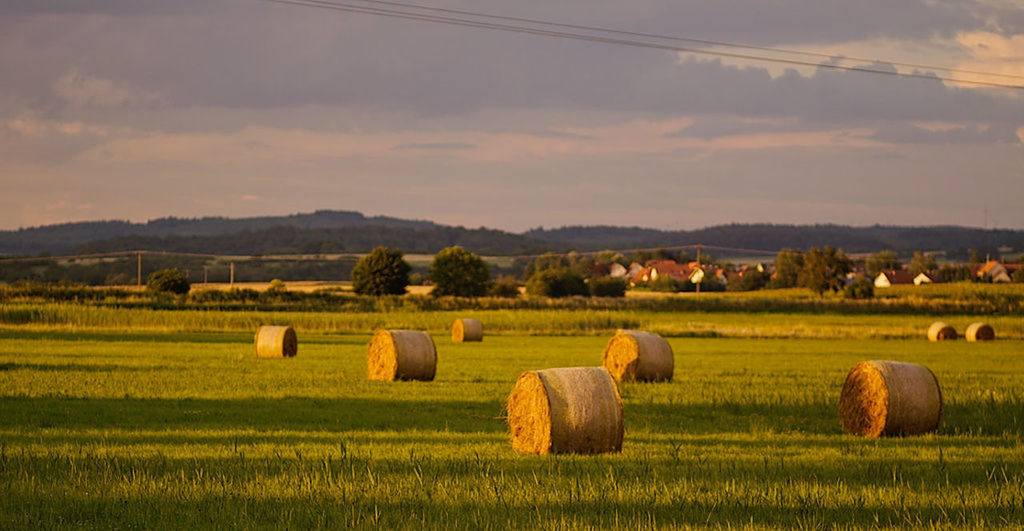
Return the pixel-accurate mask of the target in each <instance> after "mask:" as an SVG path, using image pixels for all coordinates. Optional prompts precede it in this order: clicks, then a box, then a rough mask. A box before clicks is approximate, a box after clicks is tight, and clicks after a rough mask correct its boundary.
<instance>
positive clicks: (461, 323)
mask: <svg viewBox="0 0 1024 531" xmlns="http://www.w3.org/2000/svg"><path fill="white" fill-rule="evenodd" d="M483 340H484V325H482V324H480V321H478V320H476V319H456V320H455V322H454V323H452V343H462V342H463V341H483Z"/></svg>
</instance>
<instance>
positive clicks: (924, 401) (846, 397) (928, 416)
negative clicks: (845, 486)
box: [839, 361, 942, 437]
mask: <svg viewBox="0 0 1024 531" xmlns="http://www.w3.org/2000/svg"><path fill="white" fill-rule="evenodd" d="M941 420H942V390H941V389H940V388H939V381H938V379H936V378H935V375H934V374H932V371H930V370H929V369H928V368H927V367H925V366H923V365H915V364H913V363H900V362H897V361H865V362H861V363H858V364H857V365H854V366H853V368H852V369H850V373H849V374H848V375H846V382H845V383H844V384H843V391H842V393H841V394H840V395H839V421H840V423H841V424H842V426H843V431H845V432H847V433H852V434H855V435H864V436H866V437H878V436H880V435H889V436H892V435H896V436H904V435H918V434H921V433H929V432H934V431H938V429H939V422H940V421H941Z"/></svg>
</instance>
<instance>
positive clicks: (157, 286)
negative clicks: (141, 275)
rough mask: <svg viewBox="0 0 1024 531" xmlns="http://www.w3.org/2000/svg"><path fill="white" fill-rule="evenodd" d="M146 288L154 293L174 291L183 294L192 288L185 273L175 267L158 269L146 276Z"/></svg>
mask: <svg viewBox="0 0 1024 531" xmlns="http://www.w3.org/2000/svg"><path fill="white" fill-rule="evenodd" d="M146 289H148V290H149V291H152V292H154V293H174V294H177V295H184V294H186V293H188V291H189V290H190V289H192V285H191V284H190V283H189V281H188V279H187V278H185V275H183V274H181V271H178V270H177V269H160V270H158V271H154V272H152V273H150V274H149V276H148V277H146Z"/></svg>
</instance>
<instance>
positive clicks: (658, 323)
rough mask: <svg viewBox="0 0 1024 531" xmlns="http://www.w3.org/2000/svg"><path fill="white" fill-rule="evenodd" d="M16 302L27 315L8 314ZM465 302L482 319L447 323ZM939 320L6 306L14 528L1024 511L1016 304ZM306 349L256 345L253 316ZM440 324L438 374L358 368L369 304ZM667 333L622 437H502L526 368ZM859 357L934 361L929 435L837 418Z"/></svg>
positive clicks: (975, 515) (952, 525)
mask: <svg viewBox="0 0 1024 531" xmlns="http://www.w3.org/2000/svg"><path fill="white" fill-rule="evenodd" d="M19 312H21V313H19ZM456 315H465V316H474V317H478V318H480V319H481V320H483V321H484V322H485V324H487V325H488V326H489V327H490V328H489V330H490V331H492V332H494V333H490V334H489V335H488V336H487V337H486V339H485V340H484V342H483V343H478V344H471V343H470V344H452V343H451V342H450V341H449V340H448V338H447V337H446V335H445V330H446V328H447V325H448V324H449V323H450V322H451V320H452V319H453V318H454V317H455V316H456ZM937 318H941V319H943V320H945V321H947V322H950V323H953V324H955V325H956V326H957V328H958V329H960V330H963V328H964V327H966V325H967V324H968V323H969V322H971V321H973V320H976V316H965V315H937V316H929V315H895V316H894V315H872V314H867V315H831V314H824V315H817V314H813V313H769V314H747V313H742V312H716V313H702V312H689V313H686V312H683V313H668V312H651V311H640V310H638V311H623V312H615V311H590V310H548V311H546V310H494V311H476V312H464V313H459V314H456V313H453V312H440V311H436V312H415V311H397V312H391V313H352V314H329V313H316V312H304V313H303V312H294V313H289V312H273V313H266V312H246V311H238V312H218V311H209V312H201V311H187V312H186V311H177V312H176V311H173V310H139V309H117V308H98V307H90V306H86V305H74V304H51V303H37V304H7V305H2V307H0V395H2V400H0V485H2V488H3V492H4V495H3V496H0V527H3V528H33V529H34V528H58V527H59V528H66V527H88V528H93V527H100V528H138V527H142V528H175V529H182V528H196V527H198V528H232V527H246V528H249V527H281V526H284V527H288V528H309V527H315V528H327V527H333V528H343V527H360V528H371V527H374V528H375V527H383V528H422V527H453V528H454V527H458V528H507V527H513V528H594V529H598V528H600V529H604V528H625V529H636V528H666V527H668V528H725V527H741V528H747V527H750V528H776V527H794V528H926V529H927V528H948V529H961V528H970V527H976V528H996V527H1005V528H1020V527H1021V526H1024V444H1022V434H1024V392H1022V384H1024V352H1022V349H1021V346H1022V342H1021V339H1022V338H1024V328H1022V325H1021V323H1020V321H1021V319H1020V318H1019V317H1005V316H1004V317H998V316H997V317H992V316H988V317H985V319H986V320H987V321H989V322H991V323H993V325H995V326H996V330H997V333H998V334H999V337H1000V339H999V340H997V341H995V342H992V343H987V344H976V343H967V342H965V341H962V340H961V341H956V342H948V343H942V344H935V343H929V342H927V341H925V340H924V339H923V334H924V329H925V328H927V325H928V324H929V323H930V322H931V321H932V320H935V319H937ZM273 321H278V322H294V323H295V325H296V328H297V330H298V332H299V340H300V347H299V355H298V356H297V357H296V358H294V359H279V360H274V359H256V358H255V357H254V354H253V348H252V332H253V331H254V329H255V328H254V327H255V325H257V324H259V323H260V322H273ZM382 326H389V327H390V326H395V327H397V326H405V327H413V328H421V329H427V330H430V331H431V332H432V334H433V336H434V339H435V342H436V344H437V348H438V356H439V362H438V369H437V379H436V380H435V381H433V382H396V383H380V382H369V381H367V380H366V365H365V363H366V361H365V359H366V345H367V343H368V341H369V338H370V335H371V333H372V331H373V329H374V328H377V327H382ZM619 326H626V327H644V328H650V329H654V330H656V331H661V332H663V333H665V334H666V335H667V336H668V337H669V342H670V344H671V345H672V348H673V350H674V351H675V354H676V356H675V357H676V368H675V376H674V379H673V381H672V382H670V383H659V384H637V383H628V384H622V385H621V387H620V389H621V393H622V395H623V398H624V402H625V415H626V437H625V442H624V445H623V452H622V453H621V454H616V455H600V456H533V455H520V454H517V453H515V452H513V451H512V449H511V447H510V445H509V442H508V434H507V427H506V424H505V422H504V420H503V418H502V416H503V412H502V403H503V401H504V399H505V398H506V396H507V394H508V392H509V390H510V389H511V386H512V384H513V382H514V381H515V379H516V377H517V376H518V375H519V374H520V373H521V372H522V371H524V370H529V369H539V368H547V367H559V366H576V365H596V364H599V363H600V355H601V351H602V349H603V347H604V345H605V344H606V342H607V340H608V337H610V334H611V332H612V331H613V330H614V329H615V328H617V327H619ZM869 359H895V360H900V361H908V362H915V363H921V364H924V365H927V366H928V367H930V368H931V369H932V370H933V371H934V372H935V373H936V375H937V377H938V379H939V381H940V383H941V384H942V390H943V395H944V415H943V417H944V418H943V426H942V429H941V431H940V433H939V434H938V435H928V436H923V437H912V438H910V437H908V438H902V439H864V438H859V437H853V436H849V435H845V434H843V433H842V432H841V431H840V429H839V423H838V419H837V402H838V397H839V390H840V387H841V385H842V382H843V379H844V377H845V375H846V372H847V371H848V370H849V368H850V367H851V366H852V365H854V364H855V363H857V362H859V361H863V360H869Z"/></svg>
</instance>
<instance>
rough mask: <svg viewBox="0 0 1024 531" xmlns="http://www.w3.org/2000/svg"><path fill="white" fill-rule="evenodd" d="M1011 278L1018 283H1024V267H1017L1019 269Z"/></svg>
mask: <svg viewBox="0 0 1024 531" xmlns="http://www.w3.org/2000/svg"><path fill="white" fill-rule="evenodd" d="M1011 280H1013V281H1014V282H1017V283H1024V267H1019V268H1017V270H1016V271H1014V272H1013V277H1011Z"/></svg>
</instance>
